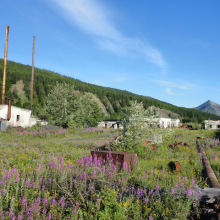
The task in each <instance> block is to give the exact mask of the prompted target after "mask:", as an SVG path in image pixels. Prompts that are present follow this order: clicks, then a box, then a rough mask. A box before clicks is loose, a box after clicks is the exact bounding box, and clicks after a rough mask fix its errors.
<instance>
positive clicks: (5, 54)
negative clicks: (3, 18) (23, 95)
mask: <svg viewBox="0 0 220 220" xmlns="http://www.w3.org/2000/svg"><path fill="white" fill-rule="evenodd" d="M8 34H9V26H6V34H5V53H4V66H3V79H2V102H1V103H2V105H4V104H5V84H6V65H7V55H8Z"/></svg>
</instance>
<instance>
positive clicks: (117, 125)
mask: <svg viewBox="0 0 220 220" xmlns="http://www.w3.org/2000/svg"><path fill="white" fill-rule="evenodd" d="M98 128H114V129H123V126H122V123H121V121H111V120H109V121H101V122H98Z"/></svg>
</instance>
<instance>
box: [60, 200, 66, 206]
mask: <svg viewBox="0 0 220 220" xmlns="http://www.w3.org/2000/svg"><path fill="white" fill-rule="evenodd" d="M59 204H60V205H61V207H64V206H65V201H64V199H63V198H61V199H60V201H59Z"/></svg>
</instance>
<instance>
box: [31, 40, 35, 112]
mask: <svg viewBox="0 0 220 220" xmlns="http://www.w3.org/2000/svg"><path fill="white" fill-rule="evenodd" d="M35 40H36V37H35V36H34V37H33V54H32V75H31V105H30V109H31V111H32V105H33V90H34V60H35Z"/></svg>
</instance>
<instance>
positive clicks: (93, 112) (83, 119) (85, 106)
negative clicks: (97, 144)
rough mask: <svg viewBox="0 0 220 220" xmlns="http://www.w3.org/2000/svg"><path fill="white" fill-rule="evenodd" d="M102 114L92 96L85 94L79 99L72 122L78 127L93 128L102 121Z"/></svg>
mask: <svg viewBox="0 0 220 220" xmlns="http://www.w3.org/2000/svg"><path fill="white" fill-rule="evenodd" d="M103 118H104V113H103V112H102V109H101V108H100V107H99V105H98V102H97V100H96V99H95V98H94V95H92V94H90V93H86V94H85V95H83V96H82V97H80V98H79V102H78V106H77V111H76V112H74V114H73V121H74V122H75V123H76V124H77V125H79V126H80V127H95V126H97V123H98V121H102V120H103Z"/></svg>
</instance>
